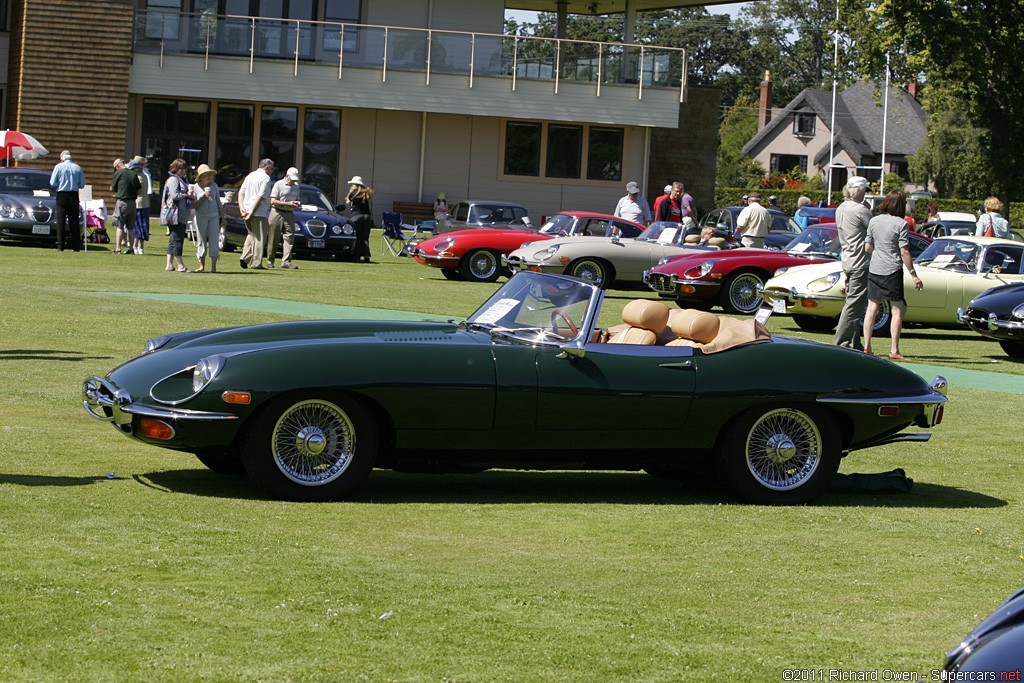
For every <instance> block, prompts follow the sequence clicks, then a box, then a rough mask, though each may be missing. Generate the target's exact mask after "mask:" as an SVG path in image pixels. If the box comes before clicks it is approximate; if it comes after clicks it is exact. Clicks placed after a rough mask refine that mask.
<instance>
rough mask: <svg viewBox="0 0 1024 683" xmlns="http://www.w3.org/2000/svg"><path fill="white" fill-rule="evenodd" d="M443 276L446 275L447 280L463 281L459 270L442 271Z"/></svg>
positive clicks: (445, 269) (443, 269) (444, 269)
mask: <svg viewBox="0 0 1024 683" xmlns="http://www.w3.org/2000/svg"><path fill="white" fill-rule="evenodd" d="M441 275H444V279H445V280H461V279H462V277H460V276H459V272H458V271H457V270H448V269H447V268H442V269H441Z"/></svg>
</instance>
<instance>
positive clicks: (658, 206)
mask: <svg viewBox="0 0 1024 683" xmlns="http://www.w3.org/2000/svg"><path fill="white" fill-rule="evenodd" d="M671 194H672V183H669V184H668V185H666V186H665V193H664V194H662V195H660V196H659V197H658V198H657V199H655V200H654V206H653V207H651V217H652V218H653V219H654V220H658V218H657V216H658V212H659V211H661V205H662V204H664V203H665V202H666V201H668V198H669V195H671Z"/></svg>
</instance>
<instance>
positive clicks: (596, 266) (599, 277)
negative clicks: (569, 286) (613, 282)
mask: <svg viewBox="0 0 1024 683" xmlns="http://www.w3.org/2000/svg"><path fill="white" fill-rule="evenodd" d="M569 275H572V276H573V277H578V278H580V279H581V280H587V281H588V282H593V283H594V284H595V285H600V287H601V288H602V289H604V288H605V287H606V286H607V285H608V283H606V282H605V280H606V279H607V277H608V273H607V269H606V268H605V266H604V264H603V263H601V262H600V261H597V260H594V259H581V260H579V261H577V262H576V263H574V264H573V265H572V267H571V268H570V269H569Z"/></svg>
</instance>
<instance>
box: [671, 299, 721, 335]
mask: <svg viewBox="0 0 1024 683" xmlns="http://www.w3.org/2000/svg"><path fill="white" fill-rule="evenodd" d="M669 324H670V325H671V327H672V332H673V333H674V334H675V335H676V336H677V337H679V338H681V339H692V340H693V341H695V342H698V343H700V344H707V343H708V342H710V341H711V340H712V339H714V338H715V337H717V336H718V330H719V328H720V327H721V324H722V322H721V319H720V318H719V317H718V316H717V315H715V314H714V313H708V312H707V311H698V310H696V309H693V308H681V309H679V310H676V311H672V316H671V319H670V320H669Z"/></svg>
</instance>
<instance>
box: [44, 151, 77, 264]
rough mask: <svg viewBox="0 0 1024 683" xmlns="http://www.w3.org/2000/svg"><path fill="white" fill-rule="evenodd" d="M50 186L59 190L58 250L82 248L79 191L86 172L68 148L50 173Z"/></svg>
mask: <svg viewBox="0 0 1024 683" xmlns="http://www.w3.org/2000/svg"><path fill="white" fill-rule="evenodd" d="M50 186H51V187H52V188H53V189H55V190H56V191H57V251H64V247H65V245H67V246H71V247H73V248H74V250H75V251H78V250H79V249H81V248H82V229H81V224H80V223H79V221H78V214H79V211H80V209H79V204H78V191H79V190H81V189H82V188H83V187H85V174H84V173H82V167H81V166H79V165H78V164H76V163H75V162H73V161H72V160H71V152H69V151H68V150H64V151H63V152H61V153H60V163H59V164H57V165H56V166H54V167H53V173H51V174H50Z"/></svg>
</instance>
